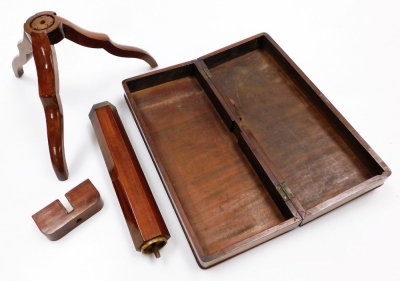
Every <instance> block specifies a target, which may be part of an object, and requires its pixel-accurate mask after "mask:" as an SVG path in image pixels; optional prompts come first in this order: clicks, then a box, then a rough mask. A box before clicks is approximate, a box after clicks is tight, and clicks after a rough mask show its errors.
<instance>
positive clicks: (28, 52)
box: [12, 31, 32, 78]
mask: <svg viewBox="0 0 400 281" xmlns="http://www.w3.org/2000/svg"><path fill="white" fill-rule="evenodd" d="M18 50H19V54H18V56H16V57H15V58H14V59H13V62H12V68H13V70H14V74H15V76H16V77H18V78H19V77H21V76H22V75H23V74H24V69H23V65H24V64H26V63H27V62H28V61H29V60H30V59H31V58H32V43H31V41H30V40H29V38H28V35H27V34H26V33H25V31H24V35H23V37H22V40H21V41H20V42H18Z"/></svg>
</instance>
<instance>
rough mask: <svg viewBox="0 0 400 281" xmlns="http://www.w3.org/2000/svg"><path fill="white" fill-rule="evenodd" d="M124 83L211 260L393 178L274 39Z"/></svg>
mask: <svg viewBox="0 0 400 281" xmlns="http://www.w3.org/2000/svg"><path fill="white" fill-rule="evenodd" d="M123 84H124V88H125V91H126V99H127V102H128V104H129V106H130V109H131V111H132V114H133V116H134V118H135V121H136V123H137V124H138V126H139V128H140V130H141V133H142V135H143V136H144V138H145V140H146V144H147V147H148V149H149V150H150V154H151V155H152V157H153V160H154V162H155V163H156V166H157V169H158V171H159V174H160V176H161V178H162V180H163V182H164V185H165V187H166V190H167V192H168V194H169V196H170V198H171V201H172V203H173V205H174V207H175V209H176V212H177V214H178V217H179V218H180V221H181V224H182V226H183V228H184V230H185V232H186V235H187V237H188V240H189V242H190V243H191V246H192V249H193V252H194V254H195V256H196V258H197V260H198V262H199V264H200V266H202V267H209V266H212V265H214V264H216V263H218V262H220V261H222V260H224V259H227V258H230V257H231V256H233V255H234V254H237V253H240V252H243V251H244V250H247V249H249V248H251V247H252V246H255V245H258V244H260V243H262V242H264V241H266V240H268V239H271V238H273V237H275V236H277V235H279V234H282V233H284V232H286V231H288V230H290V229H292V228H293V227H296V226H298V225H299V224H305V223H307V222H309V221H311V220H313V219H315V218H317V217H319V216H321V215H323V214H325V213H326V212H329V211H331V210H332V209H334V208H336V207H338V206H340V205H342V204H344V203H346V202H348V201H350V200H352V199H354V198H355V197H357V196H360V195H361V194H363V193H366V192H368V191H370V190H371V189H373V188H376V187H378V186H380V185H382V184H383V182H384V181H385V180H386V178H387V177H388V176H389V175H390V174H391V171H390V169H389V168H388V167H387V166H386V164H385V163H384V162H383V161H382V159H380V157H379V156H378V155H376V153H375V152H374V151H373V150H372V149H371V148H370V147H369V145H368V144H367V143H366V142H365V141H364V140H363V139H362V138H361V136H360V135H359V134H358V133H357V132H356V131H355V130H354V128H352V127H351V126H350V124H349V123H348V122H347V121H346V119H345V118H344V117H343V116H342V115H341V114H340V113H339V112H338V111H337V110H336V109H335V108H334V107H333V106H332V105H331V103H330V102H329V101H328V100H327V99H326V97H325V96H324V95H323V94H322V93H321V92H320V91H319V90H318V89H317V87H315V85H314V84H313V83H312V82H311V81H310V80H309V79H308V78H307V77H306V76H305V75H304V73H303V72H302V71H301V70H300V69H299V68H298V67H297V66H296V65H295V64H294V63H293V61H292V60H291V59H290V58H289V57H288V56H287V55H286V54H285V53H284V52H283V50H282V49H281V48H280V47H279V46H278V45H277V44H276V43H275V42H274V41H273V40H272V38H271V37H269V36H268V35H267V34H264V33H263V34H258V35H256V36H253V37H251V38H249V39H246V40H243V41H240V42H238V43H235V44H233V45H230V46H228V47H225V48H223V49H221V50H218V51H215V52H213V53H211V54H208V55H206V56H203V57H201V58H199V59H197V60H196V61H193V62H188V63H185V64H180V65H177V66H174V67H169V68H167V69H162V70H158V71H156V72H153V73H150V74H145V75H141V76H138V77H134V78H131V79H127V80H125V81H124V82H123ZM260 236H262V237H263V239H259V238H260Z"/></svg>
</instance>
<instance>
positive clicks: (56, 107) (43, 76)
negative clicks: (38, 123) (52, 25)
mask: <svg viewBox="0 0 400 281" xmlns="http://www.w3.org/2000/svg"><path fill="white" fill-rule="evenodd" d="M31 38H32V49H33V57H34V59H35V65H36V71H37V75H38V86H39V97H40V100H41V101H42V104H43V108H44V112H45V116H46V125H47V126H46V127H47V136H48V138H47V140H48V146H49V153H50V158H51V163H52V165H53V169H54V172H55V173H56V175H57V177H58V179H59V180H66V179H68V168H67V163H66V161H65V152H64V137H63V133H64V129H63V128H64V118H63V110H62V104H61V100H60V95H59V79H58V67H57V57H56V53H55V51H54V46H53V45H51V44H50V41H49V38H48V37H47V35H46V34H45V33H44V32H40V33H32V35H31Z"/></svg>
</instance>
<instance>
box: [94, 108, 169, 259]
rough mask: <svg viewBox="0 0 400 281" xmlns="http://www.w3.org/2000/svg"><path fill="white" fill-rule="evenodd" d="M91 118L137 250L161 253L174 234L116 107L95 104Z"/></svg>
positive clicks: (157, 254) (156, 254)
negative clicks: (165, 220)
mask: <svg viewBox="0 0 400 281" xmlns="http://www.w3.org/2000/svg"><path fill="white" fill-rule="evenodd" d="M89 118H90V120H91V122H92V125H93V128H94V131H95V133H96V137H97V140H98V142H99V145H100V149H101V151H102V153H103V157H104V160H105V162H106V165H107V168H108V171H109V173H110V177H111V180H112V183H113V185H114V189H115V192H116V194H117V197H118V200H119V203H120V205H121V208H122V211H123V214H124V217H125V220H126V222H127V224H128V228H129V232H130V234H131V237H132V240H133V243H134V244H135V247H136V250H137V251H141V252H143V253H154V254H155V256H156V257H159V256H160V255H159V249H160V248H162V247H164V246H165V245H166V243H167V240H168V239H169V238H170V235H169V232H168V229H167V227H166V225H165V223H164V220H163V218H162V216H161V213H160V211H159V209H158V206H157V204H156V202H155V200H154V197H153V194H152V193H151V190H150V187H149V185H148V183H147V181H146V178H145V176H144V174H143V171H142V169H141V167H140V164H139V161H138V159H137V157H136V154H135V152H134V150H133V148H132V145H131V143H130V141H129V138H128V136H127V134H126V132H125V129H124V126H123V124H122V122H121V119H120V117H119V115H118V112H117V110H116V108H115V107H114V106H113V105H111V104H110V103H108V102H105V103H100V104H97V105H94V106H93V108H92V110H91V112H90V114H89Z"/></svg>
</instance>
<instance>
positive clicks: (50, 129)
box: [12, 11, 157, 180]
mask: <svg viewBox="0 0 400 281" xmlns="http://www.w3.org/2000/svg"><path fill="white" fill-rule="evenodd" d="M64 38H67V39H69V40H71V41H72V42H75V43H76V44H79V45H82V46H85V47H89V48H103V49H104V50H106V51H107V52H109V53H110V54H112V55H115V56H120V57H130V58H138V59H141V60H144V61H146V62H147V63H148V64H149V65H150V66H151V67H156V66H157V62H156V61H155V60H154V58H153V57H152V56H151V55H150V54H148V53H147V52H146V51H144V50H142V49H139V48H136V47H130V46H124V45H119V44H116V43H114V42H112V41H111V40H110V38H109V37H108V36H107V35H105V34H102V33H95V32H90V31H87V30H85V29H83V28H80V27H78V26H77V25H75V24H73V23H71V22H70V21H68V20H66V19H64V18H62V17H59V16H57V15H56V13H55V12H49V11H48V12H41V13H37V14H35V15H33V16H32V17H30V18H29V19H28V20H27V21H26V23H25V24H24V36H23V40H22V41H21V42H20V43H19V44H18V49H19V55H18V56H17V57H16V58H15V59H14V60H13V64H12V66H13V70H14V74H15V76H16V77H21V76H22V75H23V73H24V70H23V65H24V64H26V63H27V62H28V61H29V59H30V58H31V57H32V53H33V56H34V58H35V64H36V70H37V75H38V84H39V96H40V98H41V100H42V103H43V106H44V110H45V115H46V124H47V138H48V144H49V152H50V158H51V161H52V164H53V168H54V171H55V173H56V175H57V177H58V179H59V180H66V179H67V178H68V168H67V164H66V160H65V152H64V145H63V142H64V138H63V132H64V128H63V112H62V104H61V99H60V96H59V83H58V67H57V60H56V53H55V50H54V46H53V45H54V44H57V43H58V42H60V41H61V40H63V39H64Z"/></svg>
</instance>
